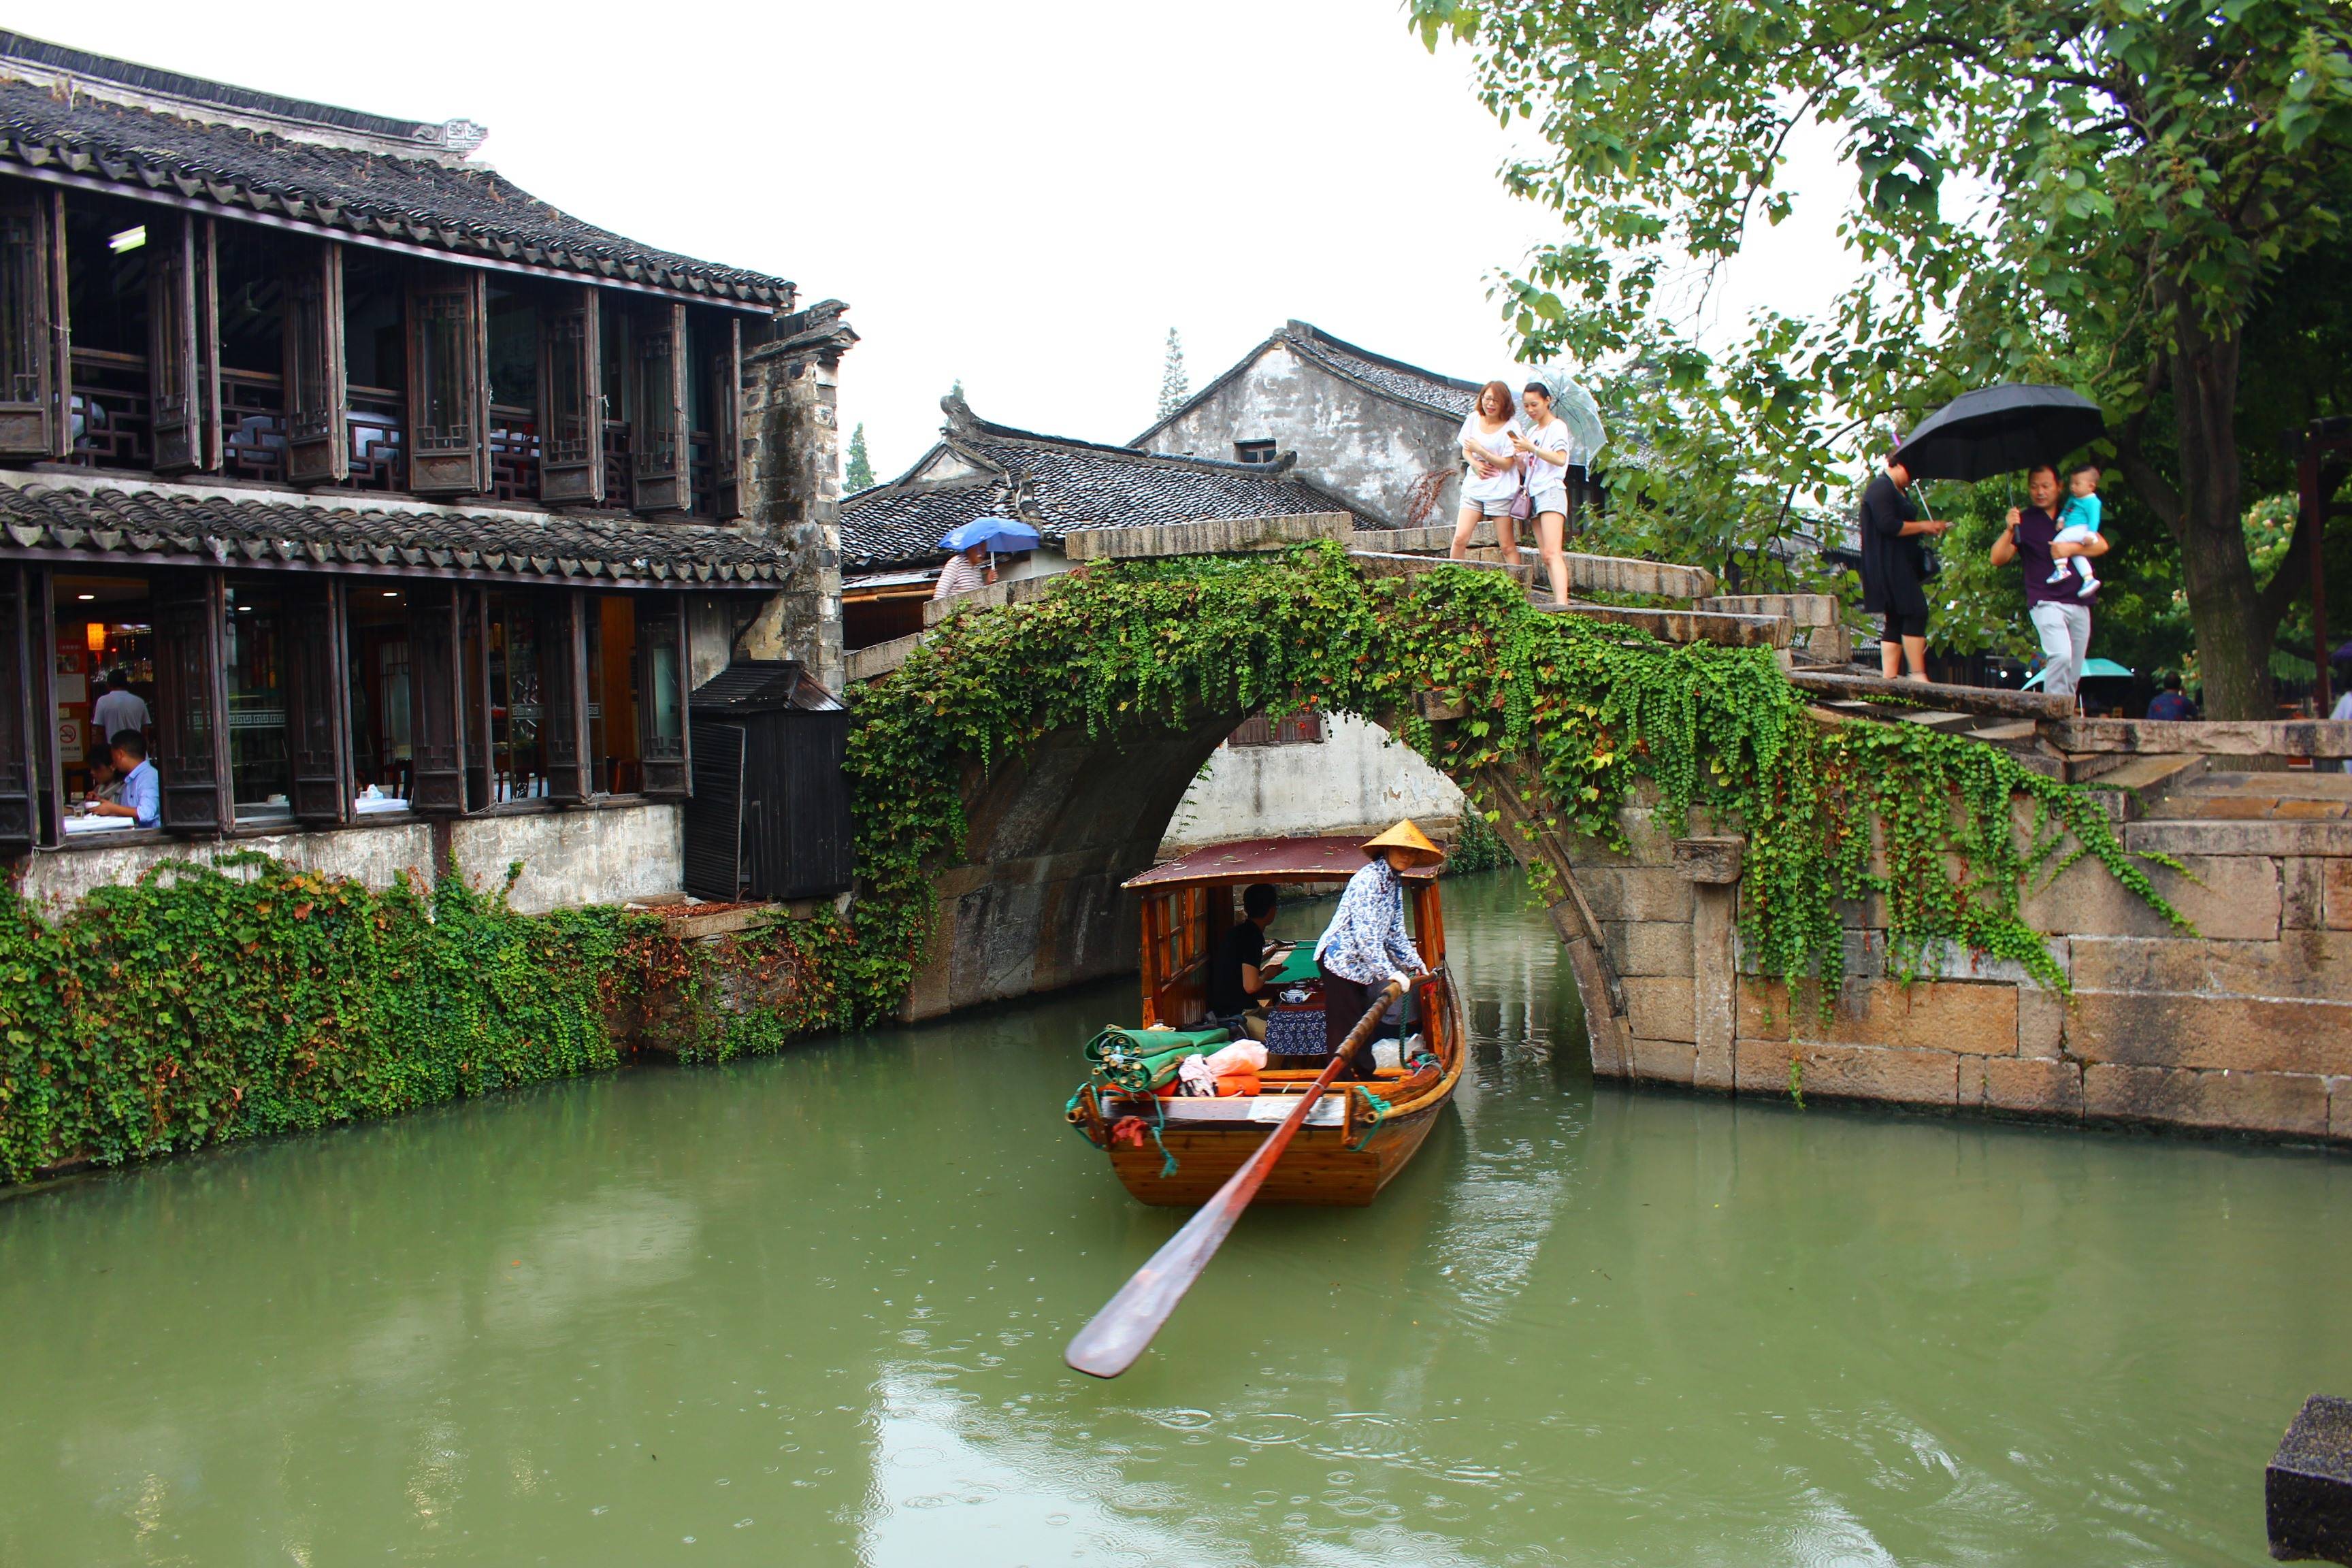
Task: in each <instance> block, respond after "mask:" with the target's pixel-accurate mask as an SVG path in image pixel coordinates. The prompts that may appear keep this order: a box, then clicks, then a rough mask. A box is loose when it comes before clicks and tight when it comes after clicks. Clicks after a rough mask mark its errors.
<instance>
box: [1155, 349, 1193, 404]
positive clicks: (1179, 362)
mask: <svg viewBox="0 0 2352 1568" xmlns="http://www.w3.org/2000/svg"><path fill="white" fill-rule="evenodd" d="M1191 396H1192V383H1191V381H1190V380H1188V379H1187V378H1186V376H1185V374H1184V340H1183V339H1181V338H1180V337H1178V336H1177V335H1176V329H1175V328H1173V327H1171V328H1169V329H1168V361H1167V363H1166V364H1164V365H1163V366H1162V367H1161V368H1160V417H1161V418H1162V419H1165V418H1167V417H1168V416H1170V415H1171V414H1173V413H1175V412H1176V411H1177V410H1178V409H1179V408H1181V407H1183V406H1184V404H1185V402H1186V400H1187V399H1189V398H1190V397H1191Z"/></svg>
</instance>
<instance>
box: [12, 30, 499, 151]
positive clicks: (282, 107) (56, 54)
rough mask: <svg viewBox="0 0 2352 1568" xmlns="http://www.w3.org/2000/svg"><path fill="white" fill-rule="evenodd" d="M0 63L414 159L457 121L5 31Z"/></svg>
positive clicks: (437, 144) (441, 140)
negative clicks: (351, 137)
mask: <svg viewBox="0 0 2352 1568" xmlns="http://www.w3.org/2000/svg"><path fill="white" fill-rule="evenodd" d="M0 60H5V61H6V62H7V63H8V64H11V65H16V66H26V67H31V68H34V69H35V70H37V71H48V72H55V73H57V74H58V75H60V76H64V77H68V78H72V79H75V82H76V84H77V85H81V84H96V83H102V84H105V85H107V86H110V87H115V88H120V89H124V90H126V91H129V92H132V93H137V94H141V95H143V96H152V97H155V98H165V99H174V100H179V101H180V102H183V103H185V104H188V105H190V106H197V105H201V106H205V107H208V108H212V109H219V110H230V111H232V112H235V113H240V114H247V115H253V116H257V117H260V118H264V119H268V120H275V121H286V122H288V123H289V124H294V125H303V126H310V127H315V128H317V129H319V130H322V131H337V132H357V133H358V134H360V135H362V136H364V137H367V138H369V139H371V140H376V141H384V142H394V143H397V144H404V145H405V146H406V147H407V149H408V150H409V151H410V152H411V153H413V154H415V156H418V157H425V156H429V155H430V154H431V153H434V152H436V151H438V150H440V149H442V148H445V147H446V146H448V145H449V142H448V139H447V131H448V129H449V127H450V126H452V125H454V124H457V123H459V122H458V121H436V120H422V119H417V120H411V119H407V118H404V117H402V116H397V115H389V114H371V113H369V112H368V111H367V110H361V109H345V108H343V107H341V105H338V104H332V103H319V102H316V101H313V100H310V99H305V98H289V97H288V96H286V95H285V94H283V93H275V92H264V91H262V90H260V89H257V88H249V87H238V86H236V85H235V84H233V83H230V82H225V81H215V80H213V79H211V78H209V77H201V76H190V75H188V74H187V73H186V72H184V71H175V70H167V69H164V68H162V67H159V66H150V65H142V64H140V63H139V62H138V61H136V60H126V59H121V58H117V57H115V56H113V55H101V54H98V53H96V52H94V51H92V50H89V49H77V48H74V47H70V46H68V45H65V44H53V43H51V42H49V41H48V40H47V39H46V38H36V37H32V36H31V35H29V34H26V33H18V32H14V31H10V30H5V29H0ZM462 123H465V124H467V125H468V126H472V127H473V129H474V130H475V131H481V129H482V128H481V127H479V126H478V125H474V124H473V122H472V121H463V122H462ZM479 143H480V138H479V137H476V138H475V139H474V140H473V142H469V143H468V144H467V147H465V148H464V149H462V150H464V151H470V150H471V148H472V147H473V146H478V145H479Z"/></svg>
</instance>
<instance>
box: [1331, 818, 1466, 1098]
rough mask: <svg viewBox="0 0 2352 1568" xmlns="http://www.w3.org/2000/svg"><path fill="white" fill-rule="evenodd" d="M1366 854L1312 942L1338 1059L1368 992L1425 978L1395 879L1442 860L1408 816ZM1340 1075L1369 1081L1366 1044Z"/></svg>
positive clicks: (1367, 1004)
mask: <svg viewBox="0 0 2352 1568" xmlns="http://www.w3.org/2000/svg"><path fill="white" fill-rule="evenodd" d="M1364 853H1365V854H1366V855H1368V856H1370V859H1369V860H1368V861H1367V862H1366V863H1365V866H1364V868H1363V869H1362V870H1360V871H1359V872H1357V873H1356V874H1355V875H1354V876H1352V877H1350V878H1349V879H1348V888H1347V891H1345V892H1343V893H1341V894H1340V895H1339V910H1338V912H1337V913H1335V914H1333V915H1332V917H1331V923H1330V925H1328V927H1326V928H1325V929H1324V931H1323V940H1322V941H1320V942H1317V943H1316V944H1315V960H1316V962H1317V963H1319V964H1321V965H1322V967H1323V1038H1324V1046H1325V1049H1327V1050H1328V1051H1330V1052H1332V1053H1334V1054H1335V1055H1336V1054H1337V1053H1338V1051H1339V1047H1342V1046H1344V1045H1346V1044H1347V1041H1348V1037H1349V1035H1351V1034H1353V1033H1354V1032H1355V1028H1356V1026H1357V1024H1358V1023H1360V1022H1361V1021H1362V1019H1363V1016H1364V1015H1365V1014H1366V1013H1367V1012H1369V1011H1370V1010H1371V1005H1372V996H1373V994H1374V993H1375V992H1376V991H1377V990H1378V989H1379V988H1380V987H1381V986H1382V985H1384V984H1388V983H1389V982H1391V981H1394V982H1395V983H1396V984H1397V986H1398V987H1399V989H1401V990H1406V991H1409V990H1411V989H1412V982H1413V980H1414V979H1415V978H1416V977H1418V976H1420V975H1423V974H1426V973H1429V969H1428V966H1427V965H1426V964H1424V963H1422V961H1421V953H1420V952H1419V951H1418V950H1416V949H1415V948H1414V947H1413V945H1412V937H1411V936H1409V935H1407V934H1406V932H1405V928H1404V883H1403V881H1402V880H1401V879H1399V877H1398V875H1397V874H1398V873H1399V872H1401V871H1410V870H1413V869H1414V868H1418V867H1423V866H1434V865H1436V864H1438V863H1439V862H1440V861H1442V860H1444V858H1445V852H1444V850H1442V849H1440V848H1439V847H1437V846H1436V845H1434V844H1432V843H1431V842H1430V841H1429V836H1428V835H1427V834H1425V833H1423V832H1422V830H1421V829H1420V828H1418V827H1416V826H1413V824H1412V818H1410V817H1408V818H1406V819H1405V820H1404V821H1402V822H1400V823H1398V824H1397V825H1396V826H1394V827H1391V828H1390V829H1389V830H1388V831H1387V832H1386V833H1383V834H1381V836H1380V837H1377V838H1373V839H1370V840H1368V841H1367V842H1366V843H1365V845H1364ZM1340 1076H1341V1077H1342V1078H1360V1079H1368V1078H1370V1077H1371V1076H1372V1047H1371V1042H1370V1040H1367V1041H1365V1042H1364V1044H1363V1046H1362V1047H1360V1048H1359V1049H1358V1051H1357V1053H1356V1057H1355V1059H1354V1060H1352V1061H1350V1062H1349V1064H1348V1066H1347V1068H1346V1069H1345V1070H1343V1071H1342V1072H1341V1074H1340Z"/></svg>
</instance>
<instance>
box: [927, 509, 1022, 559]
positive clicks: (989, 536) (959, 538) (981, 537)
mask: <svg viewBox="0 0 2352 1568" xmlns="http://www.w3.org/2000/svg"><path fill="white" fill-rule="evenodd" d="M975 544H985V545H986V546H988V548H989V549H991V550H1001V551H1003V552H1006V553H1008V554H1010V553H1013V552H1016V551H1022V550H1034V549H1036V548H1037V544H1038V534H1037V531H1036V530H1035V529H1034V528H1032V527H1030V526H1029V525H1028V524H1027V523H1025V522H1015V521H1013V519H1011V518H1009V517H975V518H973V519H972V520H971V521H970V522H967V523H963V524H961V525H959V526H958V527H957V528H955V529H954V530H953V531H950V533H949V534H948V536H947V537H946V538H945V539H942V540H940V549H942V550H945V551H949V552H955V553H961V552H963V551H966V550H970V549H971V547H972V546H973V545H975Z"/></svg>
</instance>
